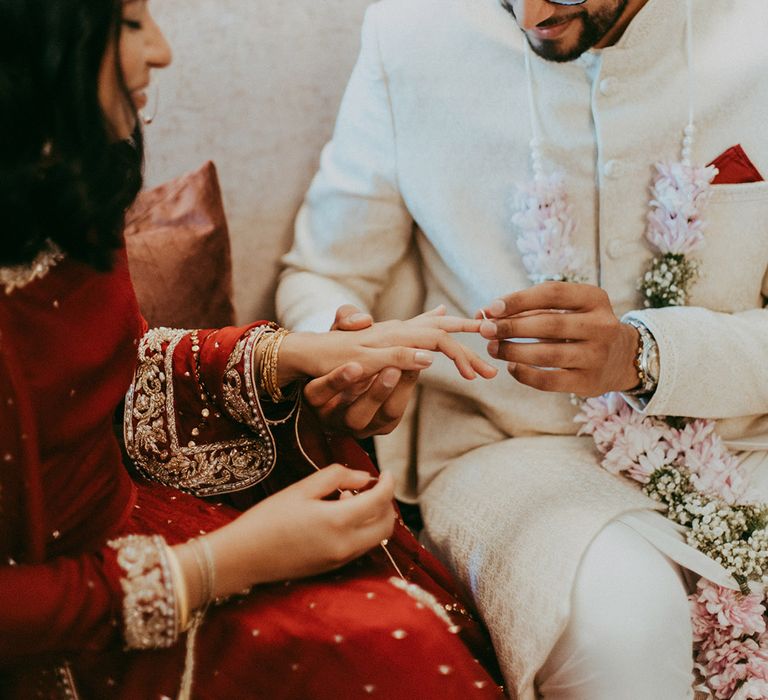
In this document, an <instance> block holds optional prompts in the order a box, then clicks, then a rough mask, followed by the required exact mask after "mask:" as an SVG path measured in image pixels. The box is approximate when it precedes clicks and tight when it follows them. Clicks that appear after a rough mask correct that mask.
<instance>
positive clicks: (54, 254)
mask: <svg viewBox="0 0 768 700" xmlns="http://www.w3.org/2000/svg"><path fill="white" fill-rule="evenodd" d="M63 259H64V253H63V251H62V250H61V248H59V247H58V246H57V245H56V244H55V243H54V242H53V241H51V240H48V241H46V243H45V247H44V248H43V250H41V251H40V252H39V253H38V254H37V256H36V257H35V259H34V260H33V261H32V262H30V263H26V264H25V265H14V266H12V267H0V286H2V287H3V288H4V289H5V293H6V294H12V293H13V292H14V290H16V289H22V288H23V287H26V286H27V285H28V284H30V283H31V282H34V281H35V280H38V279H42V278H43V277H45V276H46V275H47V274H48V272H50V270H51V268H52V267H53V266H54V265H56V264H57V263H59V262H61V261H62V260H63Z"/></svg>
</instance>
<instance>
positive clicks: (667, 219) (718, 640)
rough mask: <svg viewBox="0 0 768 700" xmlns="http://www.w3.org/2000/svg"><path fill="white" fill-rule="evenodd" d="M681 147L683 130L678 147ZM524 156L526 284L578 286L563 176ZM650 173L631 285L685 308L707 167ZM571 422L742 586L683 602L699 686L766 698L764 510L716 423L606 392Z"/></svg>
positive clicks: (519, 203) (521, 223)
mask: <svg viewBox="0 0 768 700" xmlns="http://www.w3.org/2000/svg"><path fill="white" fill-rule="evenodd" d="M691 139H692V127H690V126H689V128H688V129H686V143H687V148H688V149H689V147H690V140H691ZM684 153H685V149H684ZM532 155H533V160H534V170H535V171H536V173H537V176H536V178H535V179H534V182H533V183H532V184H529V185H527V186H524V187H519V188H518V191H517V193H516V197H515V200H514V214H513V217H512V223H513V225H514V227H515V228H516V229H517V231H518V238H517V245H518V249H519V250H520V253H521V255H522V259H523V264H524V265H525V268H526V270H527V271H528V275H529V278H530V279H531V280H532V281H533V282H534V283H539V282H543V281H545V280H564V281H580V280H582V279H586V276H585V275H583V273H582V264H583V262H582V259H581V257H580V256H579V254H578V253H577V250H576V248H575V247H574V243H573V238H574V235H575V231H576V223H575V219H574V217H573V208H572V205H571V204H570V203H569V202H568V198H567V192H566V189H565V185H564V177H563V174H562V173H561V172H559V171H558V172H555V173H553V174H552V175H549V176H546V175H543V173H542V168H541V157H540V154H539V153H538V152H534V153H533V154H532ZM537 165H538V167H536V166H537ZM656 170H657V176H656V178H655V180H654V183H653V186H652V198H651V202H650V210H649V214H648V225H647V229H646V239H647V240H648V242H649V243H650V245H651V246H652V248H653V249H654V250H656V251H658V256H657V257H656V258H654V259H653V260H652V262H651V264H650V265H649V269H648V272H647V273H646V274H645V275H644V277H643V279H642V280H641V281H640V285H639V288H640V290H641V292H642V294H643V301H644V304H645V306H646V307H664V306H678V305H684V304H686V303H687V301H688V295H689V287H690V285H691V283H692V282H693V281H695V279H696V277H697V275H698V264H697V262H696V261H695V260H693V259H691V258H690V257H688V256H689V255H690V254H691V253H694V252H696V251H697V250H698V249H699V248H700V247H701V245H702V244H703V242H704V237H703V231H704V228H705V222H704V220H703V218H702V217H701V212H702V211H703V208H704V207H705V205H706V203H707V202H708V200H709V197H710V184H711V182H712V179H713V178H714V176H715V174H716V173H717V170H716V169H715V168H713V167H711V166H710V167H706V168H702V167H695V166H691V165H690V164H689V162H688V158H687V157H686V158H685V159H684V162H682V163H659V164H657V165H656ZM576 421H577V422H578V423H581V424H582V425H581V428H580V430H579V435H590V436H592V438H593V439H594V441H595V445H596V446H597V449H598V450H599V451H600V453H601V454H602V455H603V459H602V466H603V467H604V468H605V469H607V470H608V471H609V472H611V473H612V474H624V475H625V476H627V477H629V478H631V479H633V480H634V481H636V482H638V483H640V484H642V485H643V488H644V489H645V491H646V493H648V494H649V495H651V496H652V497H653V498H655V499H657V500H659V501H660V502H662V503H664V504H665V505H666V506H667V516H668V517H669V518H670V519H672V520H673V521H675V522H678V523H680V524H683V525H685V526H687V527H688V528H689V531H688V532H689V535H688V543H689V544H690V545H692V546H693V547H695V548H697V549H699V550H700V551H702V552H704V553H705V554H707V555H708V556H710V557H712V558H713V559H715V561H718V562H719V563H721V564H722V565H723V566H724V568H726V569H727V570H728V571H730V573H731V574H732V575H733V576H734V578H735V579H736V580H737V581H738V582H739V584H740V586H741V589H742V590H741V591H735V590H731V589H728V588H724V587H721V586H718V585H716V584H714V583H712V582H710V581H707V580H704V579H702V580H700V581H699V583H698V588H697V591H696V593H695V594H693V595H692V596H690V601H691V618H692V624H693V630H694V643H695V649H694V657H695V664H696V669H697V671H698V672H699V673H700V674H701V676H702V677H703V679H704V681H705V685H706V688H707V689H708V690H709V691H710V692H711V693H713V694H714V697H715V698H718V700H720V699H722V700H725V699H728V698H730V699H731V700H766V699H768V631H766V629H767V619H768V618H767V617H766V588H765V586H766V584H767V583H768V509H766V508H765V507H764V506H760V505H756V504H750V503H748V502H747V499H748V494H747V493H746V484H747V482H746V477H745V475H744V474H743V472H742V469H741V466H740V463H739V460H738V459H737V458H736V457H735V455H733V454H732V453H731V452H730V451H729V450H728V448H727V447H726V446H725V444H724V443H723V441H722V439H721V438H720V436H719V435H718V434H717V432H716V423H715V422H714V421H707V420H688V419H674V420H672V419H664V418H662V417H645V416H643V415H641V414H640V413H638V412H636V411H634V410H633V409H632V408H631V407H630V406H629V405H628V404H627V403H626V402H625V401H624V399H623V398H622V396H621V395H620V394H616V393H612V394H607V395H605V396H602V397H599V398H593V399H588V400H586V401H585V402H583V404H582V409H581V412H580V414H579V415H578V416H577V417H576ZM750 581H751V582H752V585H751V588H750V586H749V585H748V584H749V582H750Z"/></svg>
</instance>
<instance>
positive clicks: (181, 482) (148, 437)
mask: <svg viewBox="0 0 768 700" xmlns="http://www.w3.org/2000/svg"><path fill="white" fill-rule="evenodd" d="M262 332H263V328H262V327H257V328H254V329H252V330H251V331H249V332H248V333H247V334H246V335H245V336H244V337H243V338H242V339H241V340H240V341H239V342H238V344H237V345H236V347H235V349H234V351H233V352H232V354H231V355H230V357H229V359H228V361H227V365H226V369H225V373H224V392H223V393H224V396H223V397H222V398H223V408H224V409H225V410H226V411H227V413H229V415H231V416H232V418H234V419H235V420H237V421H239V422H241V423H243V424H244V425H245V426H247V427H248V428H249V429H250V431H246V430H244V431H243V433H244V437H242V438H238V439H236V440H229V441H224V442H213V443H204V444H200V443H198V442H197V441H193V440H189V441H187V442H186V443H185V444H184V445H183V446H182V445H181V444H180V439H179V435H178V429H177V424H176V405H175V399H174V387H173V372H174V367H173V353H174V350H175V349H176V347H177V346H178V344H179V342H180V341H181V340H182V339H183V338H184V337H185V336H186V335H188V334H189V333H190V331H186V330H174V329H170V328H155V329H152V330H151V331H149V332H148V333H147V334H146V335H145V336H144V337H143V338H142V339H141V342H140V343H139V348H138V359H139V361H138V366H137V368H136V372H135V374H134V379H133V383H132V385H131V387H130V388H129V390H128V393H127V394H126V402H125V419H124V426H123V429H124V436H125V444H126V449H127V451H128V454H129V455H130V457H131V459H133V460H134V462H135V463H136V466H137V467H138V469H139V471H141V472H142V473H143V474H144V475H145V476H146V477H148V478H150V479H152V480H154V481H159V482H160V483H162V484H165V485H167V486H172V487H174V488H178V489H180V490H182V491H186V492H188V493H192V494H194V495H196V496H216V495H220V494H224V493H231V492H233V491H240V490H242V489H245V488H248V487H250V486H253V485H254V484H256V483H258V482H259V481H261V480H262V479H264V478H265V477H266V476H267V475H268V474H269V473H270V472H271V471H272V469H273V468H274V464H275V445H274V439H273V437H272V435H271V433H270V432H269V430H268V429H267V425H266V421H265V419H264V416H263V413H262V411H261V406H260V404H259V401H258V396H257V394H256V388H255V386H254V384H253V376H252V371H251V355H252V349H253V344H254V343H255V342H256V340H257V339H258V337H259V335H260V334H261V333H262ZM241 361H242V362H243V370H242V372H241V371H239V370H238V369H237V367H238V365H239V364H240V363H241ZM202 410H203V411H204V412H205V411H208V412H209V415H210V409H207V408H204V409H202ZM203 415H205V413H204V414H203Z"/></svg>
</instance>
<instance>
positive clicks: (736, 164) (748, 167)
mask: <svg viewBox="0 0 768 700" xmlns="http://www.w3.org/2000/svg"><path fill="white" fill-rule="evenodd" d="M710 165H714V166H715V167H716V168H717V169H718V171H719V172H718V173H717V175H716V176H715V179H714V180H712V184H713V185H739V184H744V183H747V182H762V181H763V176H762V175H760V171H759V170H758V169H757V168H756V167H755V166H754V165H753V163H752V161H751V160H750V159H749V158H747V154H746V153H744V149H743V148H742V147H741V146H740V145H738V144H737V145H736V146H731V147H730V148H729V149H728V150H727V151H724V152H723V153H722V154H721V155H719V156H718V157H717V158H715V159H714V160H713V161H712V162H711V163H710Z"/></svg>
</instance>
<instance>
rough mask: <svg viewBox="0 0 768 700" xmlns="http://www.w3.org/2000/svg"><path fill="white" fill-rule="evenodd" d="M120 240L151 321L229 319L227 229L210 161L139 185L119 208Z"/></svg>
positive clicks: (181, 324)
mask: <svg viewBox="0 0 768 700" xmlns="http://www.w3.org/2000/svg"><path fill="white" fill-rule="evenodd" d="M125 241H126V247H127V250H128V264H129V267H130V270H131V277H132V278H133V284H134V286H135V288H136V296H137V297H138V300H139V306H140V307H141V311H142V313H143V314H144V316H145V317H146V319H147V321H148V322H149V324H150V326H169V327H172V328H218V327H221V326H228V325H232V324H233V323H234V308H233V305H232V261H231V257H230V247H229V231H228V229H227V220H226V216H225V214H224V205H223V202H222V198H221V189H220V187H219V181H218V177H217V175H216V167H215V166H214V164H213V163H211V162H210V161H209V162H208V163H206V164H205V165H203V166H202V167H201V168H200V169H199V170H196V171H195V172H191V173H187V174H186V175H182V176H181V177H178V178H176V179H174V180H171V181H169V182H166V183H164V184H162V185H160V186H159V187H155V188H154V189H151V190H146V191H144V192H142V193H141V194H140V195H139V197H138V199H137V200H136V202H135V203H134V205H133V207H131V209H130V210H129V211H128V213H127V215H126V228H125Z"/></svg>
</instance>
